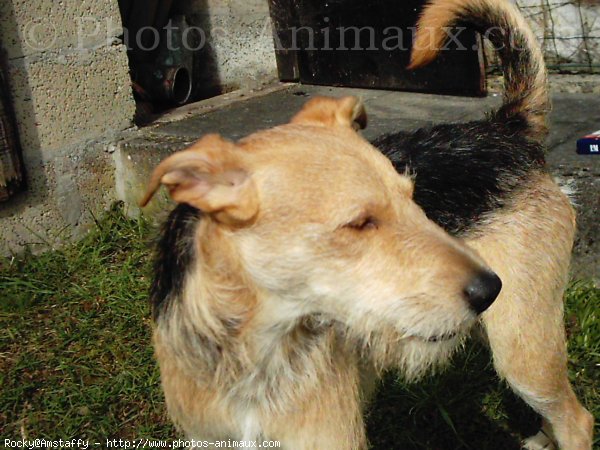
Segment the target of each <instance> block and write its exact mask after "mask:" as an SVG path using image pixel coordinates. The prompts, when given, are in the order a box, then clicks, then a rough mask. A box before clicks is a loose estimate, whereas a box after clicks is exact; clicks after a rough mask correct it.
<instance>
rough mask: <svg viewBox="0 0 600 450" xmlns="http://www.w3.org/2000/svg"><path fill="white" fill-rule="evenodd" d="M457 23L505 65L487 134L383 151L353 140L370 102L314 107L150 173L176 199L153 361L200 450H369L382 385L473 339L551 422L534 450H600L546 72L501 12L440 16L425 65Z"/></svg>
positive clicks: (400, 139)
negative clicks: (569, 289)
mask: <svg viewBox="0 0 600 450" xmlns="http://www.w3.org/2000/svg"><path fill="white" fill-rule="evenodd" d="M456 24H468V25H469V26H473V27H476V28H477V29H479V30H486V31H487V36H488V37H489V38H490V39H491V40H492V42H493V43H494V44H495V45H496V47H497V48H499V49H500V50H499V51H500V56H501V58H502V61H503V64H504V75H505V93H504V104H503V105H502V107H501V108H500V109H499V110H498V111H496V112H494V113H493V114H491V115H490V116H489V117H488V118H487V119H486V120H482V121H478V122H471V123H467V124H458V125H442V126H436V127H433V128H431V129H428V130H419V131H417V132H416V133H414V134H411V135H404V134H402V135H398V134H395V135H390V136H386V137H383V138H382V139H380V140H379V141H378V142H376V143H375V146H377V147H379V149H380V150H381V151H380V150H377V149H376V148H375V147H374V146H372V145H371V144H369V143H368V142H367V141H365V140H364V139H363V138H362V137H360V136H359V135H358V134H357V133H356V132H355V128H356V127H362V126H364V125H365V124H366V115H365V112H364V109H363V107H362V105H361V103H360V102H359V101H358V100H357V99H355V98H353V97H347V98H343V99H339V100H335V99H330V98H316V99H313V100H311V101H310V102H308V103H307V105H306V106H305V107H304V108H303V109H302V110H301V111H300V112H299V113H298V114H297V115H296V116H295V117H294V118H293V119H292V121H291V122H290V123H289V124H286V125H282V126H279V127H276V128H273V129H270V130H266V131H260V132H257V133H255V134H252V135H251V136H249V137H247V138H245V139H242V140H240V141H239V142H235V143H234V142H230V141H227V140H225V139H223V138H221V137H219V136H217V135H209V136H206V137H205V138H203V139H201V140H200V141H198V142H197V143H196V144H194V145H193V146H192V147H190V148H189V149H187V150H184V151H181V152H178V153H176V154H174V155H172V156H170V157H169V158H167V159H165V160H164V161H163V162H162V163H161V164H160V165H159V166H158V167H157V168H156V170H155V171H154V174H153V175H152V179H151V180H150V184H149V188H148V192H147V194H146V196H145V198H144V200H143V201H142V204H143V205H145V204H146V203H147V202H148V201H149V200H150V198H151V197H152V196H153V194H154V193H155V191H156V190H157V189H158V188H159V186H160V185H161V184H162V185H165V186H166V187H167V188H168V190H169V192H170V195H171V197H172V198H173V200H174V201H175V202H177V203H178V204H179V206H177V207H176V208H175V210H174V211H173V212H172V213H171V215H170V217H169V219H168V221H167V223H166V226H165V229H164V235H163V238H162V240H161V242H160V245H159V254H158V260H157V264H156V274H155V280H154V284H153V287H152V293H151V298H152V302H153V307H154V319H155V329H154V345H155V349H156V357H157V359H158V362H159V364H160V370H161V378H162V385H163V389H164V393H165V398H166V402H167V407H168V410H169V413H170V415H171V417H172V419H173V420H174V422H175V423H176V424H177V425H178V426H179V427H180V428H181V429H182V430H183V431H184V432H185V434H186V436H187V437H188V438H190V439H191V438H194V439H202V440H208V441H210V440H220V439H228V438H229V439H235V440H246V441H252V440H278V441H280V442H281V444H282V447H283V448H285V449H291V450H303V449H305V450H309V449H310V450H314V449H323V450H325V449H327V450H333V449H339V450H348V449H363V448H366V446H367V443H366V438H365V433H364V426H363V418H362V413H361V410H362V407H363V406H364V405H363V404H364V401H365V399H366V398H367V397H368V394H369V391H370V390H371V389H372V387H373V383H374V380H376V373H377V369H379V368H381V367H387V366H397V367H399V368H400V369H401V370H403V371H404V373H405V374H406V375H407V376H408V377H417V376H419V375H420V374H422V373H423V372H424V371H425V370H426V369H427V368H428V367H429V366H430V365H431V364H432V363H434V362H437V361H442V360H445V359H447V358H448V356H449V355H450V354H451V353H452V351H453V350H454V349H455V348H456V347H457V346H459V344H460V343H461V342H462V341H463V339H464V337H465V336H466V335H467V334H468V332H469V330H470V329H471V328H472V326H473V325H474V324H477V323H479V324H481V326H482V328H483V330H484V332H485V335H486V336H487V340H488V341H489V345H490V347H491V350H492V353H493V358H494V364H495V366H496V368H497V370H498V373H499V374H500V375H501V376H502V377H503V378H505V379H506V381H507V382H508V383H509V384H510V386H511V387H512V388H513V389H514V391H515V392H516V393H517V394H518V395H520V396H521V397H522V398H523V399H524V400H525V401H526V402H527V403H528V404H529V405H531V406H532V407H533V408H534V409H535V410H536V411H538V412H539V413H540V414H541V415H542V416H543V417H544V426H543V430H542V431H541V432H540V433H539V434H538V435H536V436H534V437H533V438H530V439H529V440H527V441H526V444H525V445H526V446H527V447H528V448H531V449H541V448H551V446H553V445H554V444H553V443H552V442H551V441H553V442H555V443H556V444H557V445H558V446H559V447H560V448H561V449H563V450H589V449H590V448H591V439H592V424H593V419H592V416H591V415H590V414H589V413H588V412H587V411H586V410H585V409H584V408H583V407H582V406H581V405H580V404H579V402H578V401H577V399H576V398H575V395H574V394H573V391H572V389H571V387H570V385H569V381H568V379H567V371H566V349H565V335H564V327H563V304H562V296H563V289H564V286H565V282H566V279H567V271H568V266H569V259H570V253H571V247H572V243H573V235H574V230H575V215H574V212H573V209H572V207H571V205H570V203H569V200H568V199H567V197H566V196H565V195H564V194H563V193H562V192H561V190H560V189H559V187H558V186H557V185H556V184H555V183H554V182H553V180H552V178H551V177H550V176H549V175H548V173H547V172H546V170H545V167H544V149H543V146H542V140H543V138H544V135H545V126H544V116H545V114H546V112H547V110H548V108H549V106H548V96H547V92H546V75H545V70H544V66H543V61H542V56H541V53H540V50H539V47H538V45H537V43H536V42H535V40H534V38H533V37H532V33H531V32H530V30H529V29H528V27H527V25H526V24H525V22H524V20H523V19H522V17H521V16H520V15H519V13H518V11H517V10H516V9H515V8H514V7H512V6H511V5H510V4H508V3H507V2H505V1H504V0H436V1H434V2H433V3H432V4H430V5H429V6H428V7H427V8H426V10H425V11H424V14H423V16H422V17H421V19H420V22H419V28H418V29H419V31H418V33H417V37H416V41H415V47H414V51H413V59H412V66H413V67H416V66H419V65H422V64H425V63H427V62H428V61H430V60H431V59H433V58H434V56H435V55H436V53H437V49H438V48H439V47H440V46H441V45H442V44H443V41H444V37H445V36H446V34H445V33H444V30H443V27H446V26H451V25H456ZM490 30H491V31H490ZM382 152H383V153H382ZM390 159H391V161H392V162H390ZM492 270H493V271H492ZM495 274H498V276H499V277H500V278H498V276H496V275H495ZM500 279H501V280H502V283H503V284H501V282H500ZM500 290H501V292H500ZM499 292H500V294H499V296H498V293H499ZM496 297H497V300H496V301H495V302H494V300H495V299H496ZM484 311H485V313H484ZM482 313H483V314H482Z"/></svg>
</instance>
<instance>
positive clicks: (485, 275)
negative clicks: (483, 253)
mask: <svg viewBox="0 0 600 450" xmlns="http://www.w3.org/2000/svg"><path fill="white" fill-rule="evenodd" d="M500 289H502V281H501V280H500V278H498V275H496V274H495V273H494V272H481V273H479V275H477V276H476V277H475V278H473V279H472V280H471V282H470V283H469V285H468V286H467V287H466V288H465V295H466V297H467V301H468V302H469V305H470V306H471V309H472V310H473V311H475V312H476V313H477V314H481V313H482V312H484V311H485V310H486V309H488V308H489V307H490V305H491V304H492V303H494V300H496V297H498V294H499V293H500Z"/></svg>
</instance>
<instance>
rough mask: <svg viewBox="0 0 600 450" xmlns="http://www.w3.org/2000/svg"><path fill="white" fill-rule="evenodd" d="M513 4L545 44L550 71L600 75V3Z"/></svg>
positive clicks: (551, 0) (544, 0) (527, 0)
mask: <svg viewBox="0 0 600 450" xmlns="http://www.w3.org/2000/svg"><path fill="white" fill-rule="evenodd" d="M513 1H515V3H516V5H517V6H518V7H519V8H520V10H521V12H522V13H523V15H524V16H525V17H526V19H527V20H528V22H529V24H530V25H531V27H532V29H533V31H534V33H535V35H536V36H537V38H538V39H539V41H540V42H541V43H542V47H543V50H544V56H545V58H546V64H547V66H548V69H550V70H551V71H557V72H574V73H600V0H571V1H570V0H513ZM486 53H487V54H488V55H490V52H486ZM494 62H496V60H495V59H492V63H494Z"/></svg>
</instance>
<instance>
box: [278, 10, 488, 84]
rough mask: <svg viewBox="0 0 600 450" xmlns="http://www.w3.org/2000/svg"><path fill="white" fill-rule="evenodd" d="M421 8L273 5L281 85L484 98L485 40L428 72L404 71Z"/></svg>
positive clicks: (468, 39)
mask: <svg viewBox="0 0 600 450" xmlns="http://www.w3.org/2000/svg"><path fill="white" fill-rule="evenodd" d="M423 5H424V2H423V0H402V1H398V0H370V1H368V2H365V1H364V0H328V1H323V0H270V8H271V17H272V19H273V24H274V28H275V38H274V40H275V45H276V55H277V63H278V69H279V76H280V79H281V80H282V81H300V82H303V83H308V84H322V85H332V86H346V87H360V88H377V89H394V90H409V91H420V92H431V93H444V94H456V95H466V96H481V95H485V76H484V75H485V74H484V67H483V54H482V50H481V42H480V38H479V36H478V35H477V34H476V33H474V32H472V31H470V30H466V29H462V30H454V31H452V33H455V34H454V36H456V40H457V41H458V42H450V45H448V48H449V49H448V50H447V51H443V52H441V54H440V57H439V58H438V59H437V60H436V61H434V62H433V63H432V64H430V65H429V66H427V67H425V68H422V69H418V70H415V71H408V70H406V66H407V64H408V61H409V59H410V48H411V43H412V35H413V30H414V28H413V29H412V30H411V27H414V26H415V24H416V21H417V18H418V15H419V13H420V11H421V9H422V7H423Z"/></svg>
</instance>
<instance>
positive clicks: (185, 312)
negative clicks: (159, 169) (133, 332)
mask: <svg viewBox="0 0 600 450" xmlns="http://www.w3.org/2000/svg"><path fill="white" fill-rule="evenodd" d="M193 245H194V250H195V257H194V258H193V259H194V261H193V263H192V267H190V268H189V269H188V273H187V275H186V277H185V280H184V288H183V289H182V291H181V293H180V297H181V298H178V299H177V301H175V302H174V303H173V305H172V306H171V308H170V310H169V312H168V313H167V314H165V315H164V316H163V317H161V318H160V320H159V321H158V323H157V325H158V326H157V331H158V332H159V333H160V334H161V341H162V342H163V343H164V344H167V345H168V346H169V347H171V349H172V351H173V352H174V353H175V355H176V356H177V358H178V359H179V361H180V364H181V365H182V366H184V367H187V368H188V369H190V370H192V371H193V372H194V374H195V376H197V377H201V378H204V379H205V380H206V381H208V380H210V379H212V380H213V381H216V380H220V382H227V383H228V384H231V383H232V382H235V381H236V380H241V379H242V378H244V376H247V375H248V373H249V372H250V371H252V372H256V373H259V372H261V371H263V370H264V372H265V373H267V372H268V373H269V374H270V376H273V375H274V376H277V374H278V373H280V374H284V373H288V374H289V367H290V365H294V366H296V370H298V369H299V368H301V367H302V366H303V365H302V364H297V362H296V363H293V362H292V361H291V360H292V359H294V358H296V359H297V358H298V354H299V352H298V349H297V348H295V347H297V346H302V347H303V350H305V351H306V352H308V353H310V351H311V349H312V346H314V345H316V343H315V341H316V340H319V339H320V337H321V336H322V335H324V334H326V329H327V325H326V324H324V323H323V322H316V321H315V320H313V319H307V318H299V317H297V315H295V314H293V312H292V311H288V312H286V309H289V308H291V307H290V306H289V305H288V306H286V305H285V304H284V302H280V301H279V299H277V298H274V297H272V296H270V295H267V294H265V293H264V292H261V291H260V289H258V288H257V287H256V286H255V285H254V284H253V283H252V280H251V279H250V277H249V276H248V275H247V273H246V271H245V270H244V267H243V263H242V259H241V258H240V255H239V254H238V253H237V251H236V248H235V245H233V243H232V241H231V236H230V235H229V234H228V232H227V231H226V230H223V229H221V228H220V227H219V226H218V225H217V224H215V223H214V222H212V221H210V220H201V221H200V222H199V224H198V227H197V229H196V233H195V236H194V239H193ZM306 356H307V357H308V355H306ZM267 368H268V371H267V370H266V369H267ZM255 375H256V374H255Z"/></svg>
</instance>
